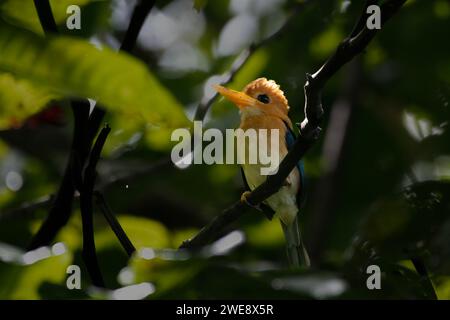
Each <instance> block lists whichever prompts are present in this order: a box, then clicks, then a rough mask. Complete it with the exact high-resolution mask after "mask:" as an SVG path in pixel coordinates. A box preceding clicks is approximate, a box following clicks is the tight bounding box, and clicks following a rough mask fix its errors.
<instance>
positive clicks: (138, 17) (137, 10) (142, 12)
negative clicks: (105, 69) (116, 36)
mask: <svg viewBox="0 0 450 320" xmlns="http://www.w3.org/2000/svg"><path fill="white" fill-rule="evenodd" d="M155 2H156V0H139V2H138V3H137V4H136V5H135V7H134V10H133V14H132V16H131V20H130V24H129V26H128V29H127V32H126V33H125V37H124V38H123V40H122V45H121V46H120V51H125V52H128V53H129V52H130V51H131V50H132V49H133V48H134V46H135V45H136V40H137V38H138V36H139V32H140V31H141V28H142V25H143V24H144V22H145V19H146V18H147V16H148V14H149V13H150V11H151V10H152V8H153V6H154V5H155Z"/></svg>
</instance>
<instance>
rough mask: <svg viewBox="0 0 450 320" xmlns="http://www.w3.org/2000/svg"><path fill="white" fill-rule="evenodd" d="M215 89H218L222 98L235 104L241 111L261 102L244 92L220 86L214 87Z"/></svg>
mask: <svg viewBox="0 0 450 320" xmlns="http://www.w3.org/2000/svg"><path fill="white" fill-rule="evenodd" d="M214 89H216V90H217V92H218V93H220V94H221V95H222V96H224V97H225V98H227V99H228V100H230V101H231V102H233V103H234V104H235V105H236V106H237V107H238V108H239V109H242V108H245V107H253V106H256V105H257V104H258V102H259V101H258V100H256V99H255V98H252V97H250V96H249V95H246V94H245V93H243V92H239V91H236V90H231V89H227V88H225V87H222V86H219V85H214Z"/></svg>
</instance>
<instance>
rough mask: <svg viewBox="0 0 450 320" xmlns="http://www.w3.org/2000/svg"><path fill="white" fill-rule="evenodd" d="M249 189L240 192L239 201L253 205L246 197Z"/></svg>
mask: <svg viewBox="0 0 450 320" xmlns="http://www.w3.org/2000/svg"><path fill="white" fill-rule="evenodd" d="M250 193H251V192H250V191H245V192H244V193H242V194H241V202H244V203H246V204H247V205H249V206H250V207H253V205H252V204H251V203H250V202H248V200H247V198H248V196H249V195H250Z"/></svg>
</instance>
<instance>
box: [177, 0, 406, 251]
mask: <svg viewBox="0 0 450 320" xmlns="http://www.w3.org/2000/svg"><path fill="white" fill-rule="evenodd" d="M405 2H406V0H390V1H389V0H388V1H386V2H385V3H384V4H383V5H382V6H381V16H382V18H381V20H382V25H383V26H384V24H385V23H386V22H387V21H388V20H389V19H390V18H391V17H392V16H393V15H394V14H395V13H396V12H397V11H398V10H399V9H400V7H401V6H402V5H403V4H404V3H405ZM362 15H364V16H365V15H366V7H364V10H363V12H362ZM377 32H378V30H377V29H373V30H370V29H368V28H367V27H366V26H365V25H364V27H363V29H362V30H361V31H359V32H358V33H357V35H355V36H353V37H351V36H350V37H348V38H346V39H345V40H343V41H342V42H341V43H340V44H339V45H338V47H337V49H336V50H335V52H334V53H333V54H332V55H331V57H330V58H329V59H328V60H327V61H326V62H325V63H324V64H323V65H322V67H320V68H319V70H318V71H317V72H315V73H314V74H313V75H311V74H307V75H306V77H307V81H306V84H305V86H304V94H305V108H304V111H305V119H304V120H303V122H302V123H301V125H300V136H299V137H298V138H297V140H296V141H295V143H294V145H293V147H292V149H291V150H290V151H289V152H288V154H287V155H286V157H285V158H284V159H283V160H282V162H281V163H280V165H279V168H278V172H277V173H276V174H275V175H272V176H269V177H268V178H267V179H266V181H265V182H264V183H262V184H261V185H259V186H258V187H257V188H256V189H254V190H253V191H252V192H251V193H250V194H249V195H248V196H247V202H248V204H249V205H251V206H256V205H258V204H259V203H261V202H262V201H264V200H265V199H267V198H268V197H269V196H271V195H272V194H274V193H275V192H277V191H278V190H279V188H280V187H281V186H282V185H283V183H284V181H285V179H286V177H287V176H288V175H289V173H290V172H291V171H292V170H293V169H294V167H295V166H296V165H297V163H298V161H300V160H301V158H302V157H303V156H304V155H305V153H306V152H307V151H308V149H309V148H310V147H311V146H312V145H313V144H314V142H315V141H316V140H317V138H318V135H319V133H320V128H319V124H320V122H321V120H322V116H323V113H324V111H323V107H322V101H321V92H322V89H323V88H324V86H325V84H326V83H327V81H328V80H329V79H330V78H331V77H332V76H333V75H334V74H335V73H336V72H337V71H339V70H340V69H341V67H342V66H344V65H345V64H346V63H347V62H349V61H350V60H352V59H353V58H354V57H355V56H356V55H358V54H359V53H361V52H362V51H363V50H364V49H365V47H366V46H367V45H368V44H369V42H370V41H371V40H372V39H373V37H374V36H375V34H376V33H377ZM352 33H353V31H352ZM245 207H246V204H244V203H242V202H241V201H238V202H236V203H235V204H233V205H232V206H231V207H230V208H228V209H226V210H225V211H224V212H223V213H222V214H221V215H220V216H218V217H217V218H216V219H215V220H213V221H212V222H211V223H210V224H208V225H207V226H206V227H204V228H203V229H202V230H201V231H200V232H199V233H198V234H197V235H196V236H194V237H193V238H192V239H190V240H186V241H185V242H184V243H183V244H182V246H181V247H182V248H190V249H193V248H198V247H201V246H204V245H206V244H208V242H209V241H210V240H211V239H214V238H216V236H217V233H218V232H220V231H222V230H224V228H226V227H227V226H228V225H229V224H230V223H232V222H234V221H236V220H237V219H238V218H239V217H241V216H242V215H243V214H244V213H245V212H246V210H245Z"/></svg>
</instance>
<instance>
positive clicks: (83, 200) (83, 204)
mask: <svg viewBox="0 0 450 320" xmlns="http://www.w3.org/2000/svg"><path fill="white" fill-rule="evenodd" d="M110 131H111V129H110V128H109V127H108V126H106V127H104V128H103V129H102V130H101V131H100V134H99V135H98V138H97V140H96V141H95V144H94V147H93V148H92V152H91V154H90V157H89V162H88V165H87V167H86V170H85V172H84V179H83V182H82V187H81V190H80V191H81V192H80V209H81V222H82V227H83V251H82V255H83V260H84V263H85V264H86V268H87V270H88V272H89V276H90V277H91V280H92V283H93V284H94V285H96V286H98V287H104V285H105V284H104V281H103V277H102V274H101V272H100V267H99V265H98V260H97V252H96V250H95V240H94V227H93V204H92V198H93V192H94V185H95V179H96V175H97V174H96V169H95V168H96V167H97V163H98V160H99V159H100V153H101V150H102V149H103V146H104V144H105V141H106V137H107V136H108V134H109V132H110Z"/></svg>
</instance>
